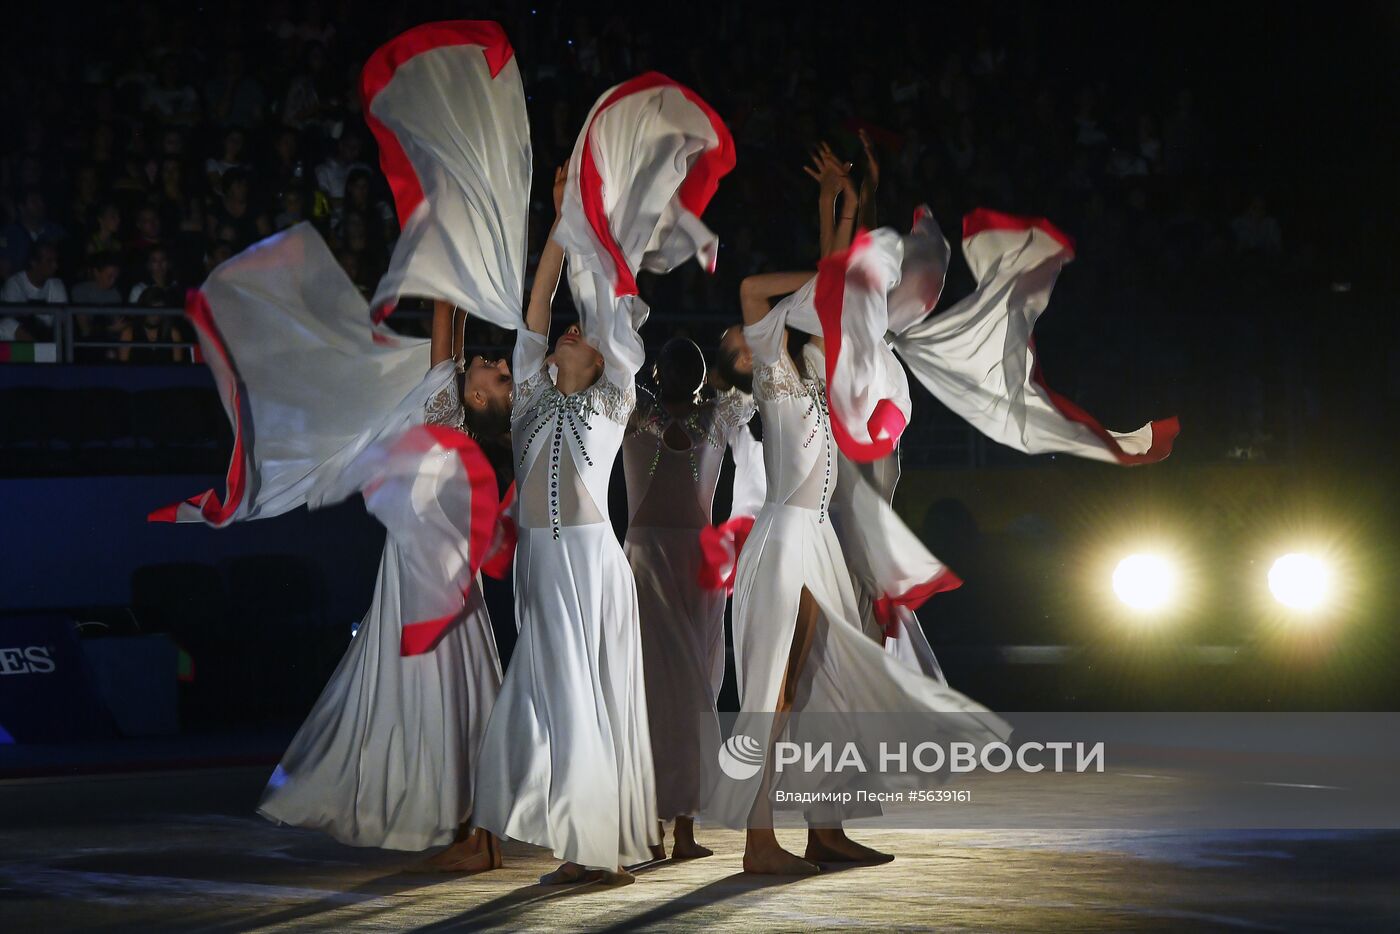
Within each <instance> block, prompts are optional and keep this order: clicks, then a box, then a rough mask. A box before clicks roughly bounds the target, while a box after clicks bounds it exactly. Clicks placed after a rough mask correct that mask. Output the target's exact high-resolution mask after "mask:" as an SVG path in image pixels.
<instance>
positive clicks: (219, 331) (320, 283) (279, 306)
mask: <svg viewBox="0 0 1400 934" xmlns="http://www.w3.org/2000/svg"><path fill="white" fill-rule="evenodd" d="M186 311H187V314H188V315H189V317H190V320H191V321H192V322H193V324H194V327H195V331H196V333H197V334H198V337H199V342H200V346H201V348H202V350H203V353H204V357H205V359H206V360H207V361H208V363H209V367H210V370H211V371H212V372H213V374H214V381H215V384H216V386H217V388H218V391H219V395H220V399H221V401H222V402H223V404H224V408H225V411H226V412H227V413H228V416H229V420H230V422H231V423H232V424H233V429H234V445H233V457H232V460H231V463H230V465H229V470H228V476H227V492H226V495H225V496H224V498H223V499H220V497H219V495H218V493H217V492H215V491H214V490H208V491H206V492H204V493H201V494H199V495H197V496H193V497H191V498H189V499H187V500H185V501H184V502H181V503H176V504H173V505H171V506H167V507H164V508H162V509H159V510H156V511H155V512H153V513H152V514H151V519H152V520H153V521H166V522H205V523H208V524H209V525H213V526H216V527H222V526H225V525H228V524H229V523H231V522H237V521H243V520H248V519H259V518H266V517H269V516H276V515H281V514H283V513H286V512H289V511H291V510H293V509H296V508H298V507H300V506H307V507H309V508H313V509H314V508H318V507H321V506H329V505H333V504H335V503H338V502H341V501H343V500H345V499H348V498H349V497H351V496H353V495H354V494H355V493H357V492H361V491H364V492H365V494H366V505H367V506H368V507H369V509H370V511H371V513H373V514H374V515H375V516H376V517H377V518H378V519H380V521H381V522H383V523H384V525H385V527H386V528H387V529H388V530H389V533H390V534H391V535H392V536H393V537H394V539H395V540H396V541H397V542H398V545H399V552H400V555H401V556H402V557H403V559H404V561H405V567H404V568H402V569H401V571H400V573H401V576H403V588H402V592H403V593H404V594H405V600H406V601H407V602H406V603H405V605H404V606H402V607H401V610H402V614H401V616H400V619H401V620H402V622H403V626H404V649H405V651H406V652H407V653H408V654H414V651H425V650H426V649H427V648H430V647H431V644H432V643H433V641H434V640H432V639H426V640H425V639H424V638H422V637H421V635H422V633H423V632H424V631H422V630H415V629H414V628H413V627H414V625H415V624H417V623H423V622H428V621H433V620H440V619H442V618H444V617H446V618H450V617H451V616H453V615H454V614H455V613H456V611H458V610H460V609H461V607H462V605H463V601H464V599H465V598H464V592H465V591H467V590H469V589H470V587H471V582H472V580H473V579H474V577H475V574H476V571H477V569H478V567H479V566H480V564H481V562H482V561H483V560H484V559H485V557H486V552H487V550H488V549H489V546H490V544H491V535H492V534H493V531H494V527H495V524H496V515H497V502H496V496H495V481H494V474H493V473H492V472H491V470H490V467H489V465H488V464H487V462H486V460H485V456H484V455H483V454H481V452H480V450H479V449H478V448H477V447H476V445H475V443H474V442H472V441H471V440H470V439H468V438H467V437H466V436H465V435H462V434H460V433H459V432H455V431H451V430H449V429H444V428H442V427H441V426H437V427H432V428H422V427H419V428H416V429H415V426H419V425H421V422H422V421H423V411H424V404H425V403H426V402H427V400H428V399H429V398H430V397H432V396H433V395H435V394H436V393H437V392H439V391H441V390H442V389H443V388H444V387H445V386H446V385H447V384H448V382H449V381H450V380H452V379H453V378H454V373H453V367H452V364H451V363H450V362H444V363H442V364H439V365H438V366H437V367H434V368H433V369H432V370H431V371H429V369H428V362H429V356H428V354H429V351H428V343H427V341H423V340H418V339H412V338H404V337H400V336H399V335H397V334H395V333H394V332H392V331H391V330H389V328H388V327H387V326H385V325H383V324H372V323H371V322H370V320H369V315H368V306H367V305H366V304H365V300H364V298H363V297H362V296H361V295H360V294H359V292H357V291H356V289H355V286H354V284H353V283H351V282H350V280H349V278H347V277H346V275H345V273H344V271H343V270H342V269H341V268H340V266H339V265H338V264H337V263H336V262H335V258H334V257H333V256H332V255H331V253H330V250H329V249H328V248H327V247H326V245H325V242H324V241H323V240H322V239H321V237H320V235H319V234H318V233H317V232H316V230H315V228H313V227H312V226H311V225H310V224H298V225H297V226H295V227H292V228H291V229H289V230H287V231H284V232H282V233H280V234H278V235H276V236H274V237H270V238H268V239H267V240H264V241H262V242H260V243H257V244H254V245H253V246H252V247H250V248H248V249H247V250H245V251H244V252H242V253H240V254H238V255H237V256H235V257H233V258H232V259H230V260H228V261H227V262H225V263H223V264H222V265H220V266H219V267H218V268H217V269H215V270H214V271H213V272H212V273H211V274H210V276H209V278H208V280H206V281H205V283H204V285H203V287H202V288H201V289H200V290H199V291H198V292H194V293H191V296H190V299H189V302H188V307H187V309H186ZM425 373H426V374H427V375H426V376H425V375H424V374H425ZM410 429H415V430H414V431H413V432H412V433H410V432H409V430H410ZM438 635H440V632H438Z"/></svg>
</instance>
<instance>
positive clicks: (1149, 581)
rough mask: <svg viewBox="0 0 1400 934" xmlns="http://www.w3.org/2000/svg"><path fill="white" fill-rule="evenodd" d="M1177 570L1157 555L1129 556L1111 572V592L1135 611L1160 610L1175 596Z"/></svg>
mask: <svg viewBox="0 0 1400 934" xmlns="http://www.w3.org/2000/svg"><path fill="white" fill-rule="evenodd" d="M1176 584H1177V575H1176V568H1175V567H1173V566H1172V564H1171V562H1170V561H1167V560H1166V559H1165V558H1162V557H1160V556H1158V555H1129V556H1128V557H1126V558H1124V559H1123V560H1122V561H1119V562H1118V567H1116V568H1115V569H1114V571H1113V592H1114V593H1115V594H1117V595H1118V599H1119V600H1122V601H1123V602H1124V603H1126V604H1127V605H1128V606H1130V607H1132V608H1133V609H1135V610H1144V611H1149V612H1150V611H1155V610H1161V609H1163V608H1165V607H1166V606H1167V604H1169V603H1170V602H1171V601H1172V598H1173V597H1175V596H1176Z"/></svg>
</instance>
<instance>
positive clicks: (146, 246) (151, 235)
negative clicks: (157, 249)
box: [126, 202, 161, 256]
mask: <svg viewBox="0 0 1400 934" xmlns="http://www.w3.org/2000/svg"><path fill="white" fill-rule="evenodd" d="M160 242H161V223H160V211H159V210H158V209H157V208H156V206H155V205H154V204H151V203H149V202H147V203H146V204H143V205H141V207H139V208H137V209H136V224H135V225H134V229H133V230H132V233H131V237H130V239H128V240H127V242H126V253H127V255H131V254H136V255H138V256H144V255H145V254H146V252H147V251H148V250H150V249H151V247H153V246H155V245H156V244H158V243H160Z"/></svg>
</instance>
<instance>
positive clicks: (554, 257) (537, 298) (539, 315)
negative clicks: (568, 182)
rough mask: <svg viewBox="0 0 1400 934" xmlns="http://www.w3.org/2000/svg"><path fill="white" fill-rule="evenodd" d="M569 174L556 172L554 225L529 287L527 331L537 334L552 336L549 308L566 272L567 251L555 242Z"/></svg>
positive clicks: (559, 170) (563, 169)
mask: <svg viewBox="0 0 1400 934" xmlns="http://www.w3.org/2000/svg"><path fill="white" fill-rule="evenodd" d="M567 175H568V173H567V170H566V169H565V168H563V167H562V166H561V167H560V168H558V169H555V170H554V223H553V224H551V225H550V227H549V236H548V237H547V238H545V242H544V250H543V252H541V253H540V264H539V266H537V267H536V268H535V283H534V285H532V286H531V287H530V303H529V305H527V306H526V308H525V327H526V328H528V329H529V330H531V331H534V332H535V333H536V334H544V335H546V336H547V335H548V334H549V319H550V307H551V306H552V305H553V304H554V293H555V292H556V291H557V290H558V289H559V274H560V273H561V272H563V270H564V248H563V247H561V246H560V245H559V244H558V243H557V242H556V241H555V239H554V229H555V228H556V227H558V226H559V206H560V205H561V204H562V203H563V200H564V180H565V178H566V177H567Z"/></svg>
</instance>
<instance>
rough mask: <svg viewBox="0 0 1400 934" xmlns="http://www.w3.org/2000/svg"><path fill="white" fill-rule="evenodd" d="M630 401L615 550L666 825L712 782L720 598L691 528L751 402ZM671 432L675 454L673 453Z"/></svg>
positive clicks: (738, 397) (699, 522) (733, 396)
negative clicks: (678, 405)
mask: <svg viewBox="0 0 1400 934" xmlns="http://www.w3.org/2000/svg"><path fill="white" fill-rule="evenodd" d="M638 396H639V398H638V405H637V409H636V411H635V412H634V414H633V416H632V422H631V426H630V429H629V431H628V434H627V438H626V440H625V441H624V442H623V445H622V462H623V467H624V470H625V473H626V476H627V499H628V513H629V517H628V525H627V537H626V539H625V541H624V542H623V550H624V551H625V552H626V554H627V559H628V561H629V562H630V563H631V565H632V573H633V575H634V576H635V577H636V581H637V602H638V606H639V608H640V611H641V636H642V657H643V660H644V663H645V664H644V667H645V670H646V694H647V718H648V720H649V721H650V724H651V751H652V756H653V758H654V760H655V763H656V798H657V812H658V814H659V816H660V817H661V818H662V819H663V820H672V819H674V818H676V817H681V816H686V815H693V814H696V813H698V812H699V811H700V809H701V808H702V807H703V806H704V804H705V801H706V798H707V796H708V794H709V791H710V789H711V788H712V787H713V785H714V781H715V778H716V774H715V773H716V768H717V760H716V758H715V752H716V750H717V749H719V743H720V730H719V715H718V713H717V710H716V701H717V699H718V697H719V691H720V686H721V685H722V684H723V682H724V605H725V601H726V594H725V592H724V591H723V590H714V589H708V588H705V587H702V586H701V584H700V571H701V564H702V559H701V550H700V530H701V529H702V528H704V527H705V526H708V525H709V524H710V510H711V506H712V504H713V501H714V495H715V486H716V484H717V483H718V482H719V473H720V467H721V466H722V465H723V463H724V451H725V447H726V446H727V445H728V443H729V440H730V438H731V437H732V436H733V434H734V433H735V431H747V427H746V426H747V422H748V420H749V418H750V417H751V416H752V415H753V404H752V401H751V399H749V397H747V396H744V395H742V394H740V393H738V392H735V391H729V392H726V393H722V394H720V396H719V397H718V398H716V399H715V400H713V401H707V402H705V403H703V404H701V405H699V406H697V407H696V408H695V409H694V410H693V411H692V412H691V413H690V414H689V415H687V416H686V417H684V418H674V417H672V416H671V415H670V414H669V413H667V411H666V410H665V409H664V408H663V407H662V406H661V405H660V404H659V403H658V402H657V401H656V400H654V399H653V398H651V396H650V394H649V393H646V392H645V390H641V391H639V393H638ZM677 431H679V432H681V433H683V436H684V438H685V440H686V446H685V447H683V448H677V447H672V442H674V441H675V440H676V432H677ZM668 437H669V438H670V441H669V442H668Z"/></svg>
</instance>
